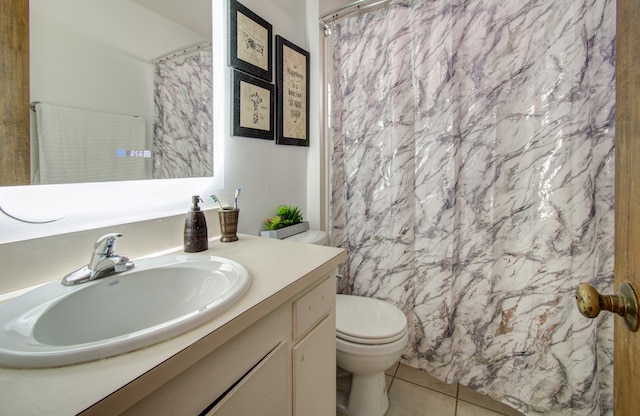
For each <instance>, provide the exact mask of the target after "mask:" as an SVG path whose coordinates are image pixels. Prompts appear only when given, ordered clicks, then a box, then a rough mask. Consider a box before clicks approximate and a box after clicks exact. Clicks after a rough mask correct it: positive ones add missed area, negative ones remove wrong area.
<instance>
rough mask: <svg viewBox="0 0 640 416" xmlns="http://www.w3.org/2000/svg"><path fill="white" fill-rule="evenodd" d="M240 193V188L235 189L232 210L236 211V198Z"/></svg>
mask: <svg viewBox="0 0 640 416" xmlns="http://www.w3.org/2000/svg"><path fill="white" fill-rule="evenodd" d="M240 192H242V188H238V189H236V196H235V197H234V198H233V209H238V197H239V196H240Z"/></svg>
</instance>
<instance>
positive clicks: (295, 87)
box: [276, 35, 310, 147]
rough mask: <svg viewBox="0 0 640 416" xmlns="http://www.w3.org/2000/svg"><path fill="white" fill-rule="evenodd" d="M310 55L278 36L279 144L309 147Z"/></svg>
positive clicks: (277, 124)
mask: <svg viewBox="0 0 640 416" xmlns="http://www.w3.org/2000/svg"><path fill="white" fill-rule="evenodd" d="M309 86H310V82H309V52H307V51H305V50H304V49H302V48H301V47H299V46H297V45H295V44H293V43H292V42H289V41H288V40H286V39H285V38H283V37H282V36H280V35H276V95H277V104H276V107H277V120H276V127H277V133H276V144H283V145H291V146H306V147H308V146H309Z"/></svg>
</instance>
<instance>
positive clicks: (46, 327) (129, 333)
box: [0, 254, 251, 368]
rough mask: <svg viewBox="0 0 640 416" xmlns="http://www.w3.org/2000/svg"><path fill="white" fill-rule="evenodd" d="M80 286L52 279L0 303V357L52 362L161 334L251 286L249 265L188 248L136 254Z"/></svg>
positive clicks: (122, 348) (121, 349)
mask: <svg viewBox="0 0 640 416" xmlns="http://www.w3.org/2000/svg"><path fill="white" fill-rule="evenodd" d="M134 263H135V268H134V269H133V270H130V271H128V272H124V273H120V274H117V275H113V276H109V277H105V278H102V279H98V280H95V281H92V282H88V283H84V284H80V285H77V286H63V285H62V284H61V283H60V281H54V282H51V283H47V284H46V285H43V286H40V287H38V288H36V289H34V290H32V291H30V292H27V293H25V294H23V295H21V296H19V297H16V298H14V299H11V300H9V301H7V302H5V303H3V304H1V305H0V365H2V366H6V367H17V368H40V367H56V366H62V365H68V364H74V363H80V362H84V361H90V360H96V359H100V358H105V357H110V356H113V355H117V354H122V353H125V352H129V351H133V350H135V349H138V348H141V347H145V346H148V345H151V344H154V343H156V342H159V341H163V340H166V339H168V338H171V337H173V336H175V335H178V334H181V333H183V332H186V331H188V330H190V329H193V328H195V327H196V326H198V325H200V324H202V323H204V322H206V321H208V320H210V319H211V318H212V317H214V316H215V315H217V314H219V313H220V312H222V311H223V310H224V309H226V308H227V307H229V306H230V305H232V304H233V303H234V302H235V301H236V300H237V299H238V298H239V297H240V296H242V294H243V293H244V292H245V291H246V290H247V289H248V288H249V285H250V284H251V277H250V275H249V272H248V271H247V269H246V268H245V267H244V266H242V265H240V264H239V263H236V262H234V261H232V260H229V259H225V258H221V257H214V256H206V255H193V254H178V255H168V256H160V257H154V258H147V259H138V260H135V261H134Z"/></svg>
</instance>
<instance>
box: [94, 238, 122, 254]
mask: <svg viewBox="0 0 640 416" xmlns="http://www.w3.org/2000/svg"><path fill="white" fill-rule="evenodd" d="M123 235H124V234H122V233H109V234H105V235H103V236H102V237H100V238H98V239H97V240H96V242H95V243H94V244H93V252H94V254H100V255H111V254H113V252H114V251H115V250H116V239H117V238H118V237H122V236H123Z"/></svg>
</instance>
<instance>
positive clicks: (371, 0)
mask: <svg viewBox="0 0 640 416" xmlns="http://www.w3.org/2000/svg"><path fill="white" fill-rule="evenodd" d="M389 1H390V0H358V1H355V2H353V3H351V4H348V5H346V6H342V7H338V8H337V9H334V10H331V11H330V12H327V13H325V14H323V15H322V16H320V22H321V23H322V24H324V25H326V24H327V23H331V22H333V21H334V20H336V19H338V18H340V17H344V16H348V15H350V14H353V13H358V12H361V11H363V10H365V9H369V8H372V7H375V6H379V5H383V4H385V3H389Z"/></svg>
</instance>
